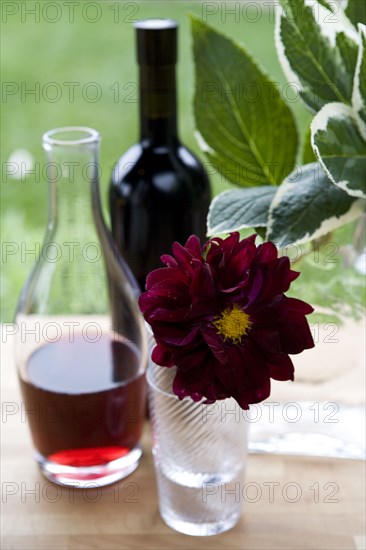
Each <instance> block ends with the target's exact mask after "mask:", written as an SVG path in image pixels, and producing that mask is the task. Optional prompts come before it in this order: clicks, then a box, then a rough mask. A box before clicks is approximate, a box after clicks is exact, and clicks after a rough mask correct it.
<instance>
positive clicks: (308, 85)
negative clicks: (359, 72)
mask: <svg viewBox="0 0 366 550" xmlns="http://www.w3.org/2000/svg"><path fill="white" fill-rule="evenodd" d="M281 4H282V6H283V9H281V7H277V20H276V46H277V51H278V55H279V59H280V62H281V65H282V68H283V70H284V72H285V74H286V76H287V78H288V80H289V82H292V83H294V85H296V87H297V90H298V91H300V95H301V97H302V99H303V100H304V102H305V103H306V104H307V105H308V106H309V107H310V108H311V109H313V110H315V111H317V110H319V109H320V108H321V107H322V106H323V105H325V104H326V103H328V102H331V101H340V102H343V103H351V97H352V87H353V76H354V61H355V48H356V47H357V41H358V36H357V33H356V32H355V28H354V27H353V25H352V24H351V23H350V22H349V21H348V19H347V18H346V17H345V15H344V13H343V12H342V10H341V9H338V11H337V13H333V11H332V10H330V9H328V8H327V7H325V5H321V4H319V3H317V2H314V3H313V4H312V5H308V2H307V0H281ZM352 42H354V43H355V44H356V46H355V45H354V44H352Z"/></svg>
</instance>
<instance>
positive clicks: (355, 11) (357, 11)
mask: <svg viewBox="0 0 366 550" xmlns="http://www.w3.org/2000/svg"><path fill="white" fill-rule="evenodd" d="M345 13H346V15H347V17H348V19H349V20H350V21H352V23H353V24H354V26H355V27H357V23H363V24H364V25H366V2H365V0H348V3H347V7H346V9H345Z"/></svg>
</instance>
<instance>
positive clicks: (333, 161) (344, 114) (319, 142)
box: [311, 103, 366, 197]
mask: <svg viewBox="0 0 366 550" xmlns="http://www.w3.org/2000/svg"><path fill="white" fill-rule="evenodd" d="M311 142H312V146H313V150H314V152H315V155H316V157H317V158H318V160H319V162H320V163H321V165H322V166H323V168H324V170H325V171H326V173H327V174H328V176H329V178H330V179H331V180H332V182H333V183H335V184H336V185H337V186H338V187H340V188H341V189H343V190H345V191H346V192H347V193H348V194H349V195H352V196H353V197H366V142H365V141H364V140H363V139H362V136H361V134H360V132H359V129H358V126H357V121H356V116H355V113H354V111H353V109H352V108H351V107H349V106H348V105H344V104H342V103H328V104H327V105H325V106H324V107H323V108H322V109H321V110H320V111H319V113H317V114H316V115H315V117H314V119H313V121H312V123H311Z"/></svg>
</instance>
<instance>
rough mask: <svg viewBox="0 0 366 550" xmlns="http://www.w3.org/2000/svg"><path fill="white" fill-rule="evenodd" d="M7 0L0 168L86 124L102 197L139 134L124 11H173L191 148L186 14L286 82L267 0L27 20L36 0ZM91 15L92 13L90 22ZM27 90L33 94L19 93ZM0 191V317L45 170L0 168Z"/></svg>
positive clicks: (41, 204) (34, 226)
mask: <svg viewBox="0 0 366 550" xmlns="http://www.w3.org/2000/svg"><path fill="white" fill-rule="evenodd" d="M9 4H11V5H13V7H14V6H15V7H16V6H18V12H17V13H15V14H14V15H11V14H5V15H4V14H3V21H2V28H1V34H2V38H1V42H2V54H1V56H2V57H1V70H2V80H3V83H4V84H3V86H4V85H6V86H7V87H6V88H3V91H7V92H11V91H12V92H13V93H12V94H10V93H8V94H7V95H6V96H4V98H3V104H2V113H1V114H2V136H1V137H2V139H1V143H2V146H1V162H2V166H4V162H6V161H7V160H8V159H9V157H10V155H11V154H12V153H13V152H14V151H15V150H17V149H26V150H28V151H29V152H30V153H31V154H32V155H33V157H34V159H35V161H36V162H38V163H42V162H43V158H44V157H43V150H42V147H41V137H42V134H43V133H44V132H45V131H46V130H49V129H51V128H56V127H61V126H67V125H86V126H91V127H94V128H97V129H98V130H99V131H100V133H101V135H102V152H101V168H102V181H101V192H102V196H103V198H105V196H106V191H107V186H108V180H109V175H110V171H111V167H112V165H113V163H114V162H115V161H116V160H117V158H118V157H119V156H120V155H121V154H122V152H124V151H125V150H126V149H127V148H128V147H129V146H130V145H131V144H132V143H133V142H135V141H136V140H137V139H138V132H137V129H138V105H137V84H136V79H137V69H136V63H135V37H134V29H133V24H132V21H131V20H132V19H141V18H147V17H173V18H175V19H177V20H178V21H179V23H180V31H179V33H180V34H179V67H178V79H179V80H178V85H179V121H180V135H181V138H182V141H183V142H184V143H185V144H186V145H188V146H189V147H190V148H191V149H193V150H194V151H196V152H197V153H198V154H200V153H199V151H198V147H197V144H196V142H195V139H194V136H193V131H194V121H193V116H192V108H191V105H192V97H193V91H194V82H193V63H192V54H191V38H190V33H189V23H188V19H187V14H188V13H189V12H194V13H196V14H197V15H198V16H200V17H203V15H204V14H205V13H206V12H207V10H217V12H216V13H214V14H210V13H208V14H207V13H206V20H207V22H209V23H211V24H213V25H215V26H216V27H217V28H219V29H221V30H222V31H223V32H225V33H226V34H227V35H229V36H231V37H232V38H234V39H237V40H240V41H242V42H243V43H244V44H245V46H246V47H247V48H248V49H249V50H250V51H251V52H252V53H253V55H254V56H255V57H256V58H257V59H258V60H259V62H260V63H261V65H262V66H263V67H264V68H265V69H266V70H267V72H268V73H269V74H270V75H271V76H272V78H273V79H274V80H275V81H276V82H278V83H279V86H280V87H281V86H283V85H284V84H285V78H284V76H283V74H282V71H281V69H280V66H279V64H278V61H277V56H276V52H275V48H274V40H273V26H274V25H273V21H272V20H271V19H272V13H271V10H270V7H269V6H267V7H265V6H263V7H262V8H260V10H261V11H257V12H254V11H251V10H250V9H248V10H246V9H244V7H243V6H244V5H243V4H242V3H240V4H239V3H236V4H235V5H239V6H240V11H236V13H235V12H234V13H231V12H229V7H226V8H225V7H223V6H224V5H225V3H221V2H217V3H213V2H210V3H207V2H206V3H204V4H203V5H202V4H201V3H200V2H185V1H175V2H174V1H165V2H155V1H154V2H150V1H146V2H116V1H112V2H111V1H99V2H98V3H95V2H94V3H85V4H83V3H82V2H80V3H76V4H75V9H74V14H73V20H72V19H71V17H70V15H72V14H71V13H70V11H69V10H70V7H67V6H65V4H64V3H62V2H61V3H60V9H59V10H58V12H56V11H55V8H54V7H53V8H52V6H51V4H54V3H49V2H40V3H39V6H40V7H39V13H38V15H39V20H36V15H37V14H36V15H34V14H31V13H27V12H26V11H25V9H26V8H28V9H31V8H32V7H33V8H34V5H35V4H36V3H35V2H22V3H19V4H18V5H17V4H16V3H9ZM88 4H89V5H91V4H97V5H98V6H99V8H100V10H99V11H96V9H95V8H94V9H93V8H92V7H89V8H88V10H84V6H85V5H88ZM47 5H48V6H49V7H48V8H47ZM233 5H234V3H233ZM233 5H232V6H233ZM45 6H46V8H45ZM232 6H231V7H232ZM14 9H15V8H14ZM205 10H206V12H205ZM59 16H60V18H59V20H58V21H56V22H51V21H52V20H56V19H57V17H59ZM94 18H95V19H96V21H95V22H92V20H93V19H94ZM51 83H53V84H51ZM67 83H69V84H67ZM70 83H72V84H70ZM92 83H95V84H92ZM32 89H33V90H36V91H35V93H33V94H32V93H27V91H28V92H30V90H32ZM72 90H73V93H72ZM117 91H118V93H117ZM95 92H98V93H99V97H98V99H97V101H93V99H94V97H95ZM57 94H58V96H59V97H57ZM293 107H294V109H295V111H296V114H297V116H298V119H299V122H300V126H301V127H302V128H304V127H305V125H306V123H307V122H308V120H309V116H308V114H307V113H306V111H305V110H304V108H303V107H302V106H301V105H300V104H299V103H295V104H293ZM212 183H213V190H214V193H215V194H216V193H217V192H219V191H221V190H222V189H224V188H225V187H227V184H226V183H225V182H224V181H222V179H221V178H219V177H216V178H214V180H213V182H212ZM1 199H2V200H1V229H2V241H3V247H4V246H8V247H9V246H12V245H8V244H7V243H13V251H14V254H13V255H5V256H3V264H2V272H1V298H2V313H1V319H2V320H3V321H11V320H12V316H13V313H14V309H15V306H16V302H17V297H18V294H19V291H20V289H21V287H22V285H23V284H24V281H25V279H26V277H27V274H28V273H29V271H30V269H31V266H32V265H33V264H34V261H35V255H34V254H32V253H30V254H25V252H26V250H32V249H34V243H35V242H39V241H42V237H43V233H44V229H45V226H46V223H47V208H48V206H47V204H48V189H47V182H46V180H45V178H44V175H43V174H42V173H40V174H36V175H35V176H27V178H26V181H25V182H22V181H19V180H16V179H12V178H10V177H8V176H7V175H6V173H5V174H4V173H3V178H2V184H1ZM3 250H4V248H3ZM7 250H9V248H8V249H7ZM22 252H23V253H22Z"/></svg>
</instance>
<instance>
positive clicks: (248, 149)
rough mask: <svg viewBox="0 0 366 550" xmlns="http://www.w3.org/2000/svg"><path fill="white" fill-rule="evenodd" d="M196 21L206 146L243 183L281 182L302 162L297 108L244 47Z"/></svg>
mask: <svg viewBox="0 0 366 550" xmlns="http://www.w3.org/2000/svg"><path fill="white" fill-rule="evenodd" d="M191 20H192V33H193V51H194V60H195V73H196V93H195V100H194V111H195V119H196V125H197V128H198V132H199V134H198V141H199V143H200V145H201V147H202V149H203V150H204V151H205V152H206V154H207V156H208V158H209V159H210V161H211V162H212V164H213V165H214V166H215V167H216V168H217V169H218V170H219V171H220V172H221V173H222V174H223V175H224V176H225V177H226V178H227V179H228V180H230V181H232V182H233V183H235V184H237V185H240V186H242V187H249V186H253V185H268V184H271V185H278V184H279V183H280V182H281V181H282V180H283V178H284V176H285V175H286V174H288V173H289V172H290V171H291V170H292V168H293V167H294V165H295V160H296V152H297V143H298V140H297V130H296V125H295V121H294V117H293V114H292V111H291V110H290V108H289V106H288V105H287V104H286V103H285V101H284V100H283V99H282V97H281V94H280V92H279V91H278V89H277V87H276V85H275V84H274V83H273V82H272V81H271V80H270V79H269V77H268V76H267V75H266V74H265V73H264V72H262V70H261V69H260V68H259V67H258V65H257V64H256V63H255V61H254V60H253V59H252V57H251V56H250V55H249V53H248V52H247V51H246V50H245V49H244V47H243V46H242V45H240V44H237V43H235V42H233V41H232V40H231V39H229V38H228V37H226V36H224V35H223V34H221V33H220V32H218V31H216V30H215V29H213V28H212V27H210V26H209V25H207V24H205V23H203V22H202V21H201V20H199V19H197V18H196V17H193V16H192V18H191ZM284 136H285V137H284Z"/></svg>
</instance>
